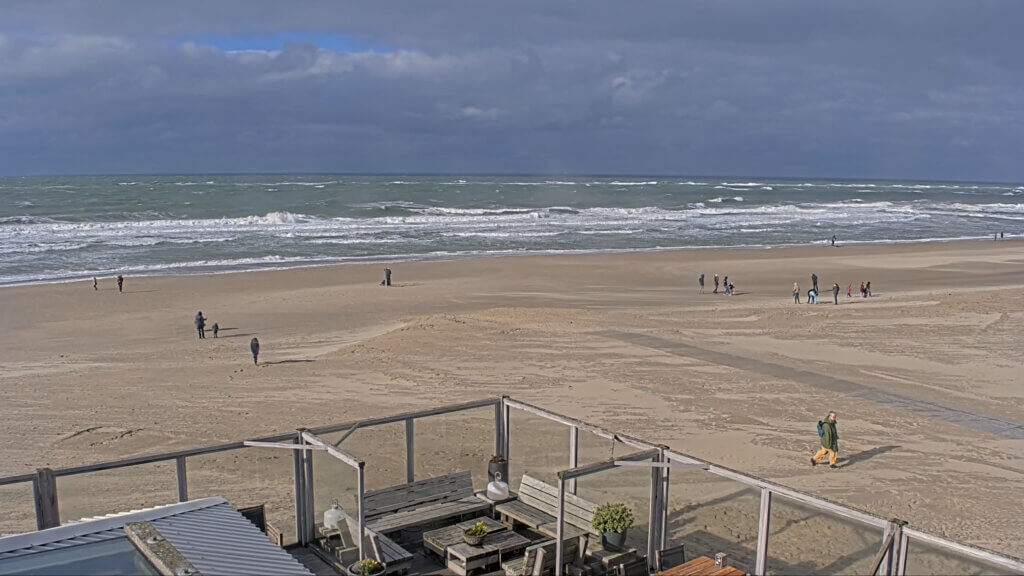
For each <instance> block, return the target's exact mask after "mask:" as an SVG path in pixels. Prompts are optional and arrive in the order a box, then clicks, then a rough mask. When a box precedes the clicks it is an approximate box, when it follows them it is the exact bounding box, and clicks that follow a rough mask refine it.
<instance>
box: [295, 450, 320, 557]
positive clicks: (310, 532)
mask: <svg viewBox="0 0 1024 576" xmlns="http://www.w3.org/2000/svg"><path fill="white" fill-rule="evenodd" d="M302 443H303V444H307V442H306V439H305V438H303V439H302ZM299 452H301V453H302V515H303V516H304V517H305V520H306V521H305V525H304V526H303V528H304V532H303V540H302V541H303V543H304V544H308V543H310V542H312V541H313V539H314V537H315V536H316V513H315V512H314V506H313V451H312V450H299Z"/></svg>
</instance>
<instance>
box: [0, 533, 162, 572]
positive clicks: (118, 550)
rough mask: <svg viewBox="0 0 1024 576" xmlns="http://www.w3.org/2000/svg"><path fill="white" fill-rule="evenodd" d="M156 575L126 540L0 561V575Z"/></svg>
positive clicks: (117, 539)
mask: <svg viewBox="0 0 1024 576" xmlns="http://www.w3.org/2000/svg"><path fill="white" fill-rule="evenodd" d="M159 573H160V572H158V571H157V570H156V569H155V568H153V565H152V564H150V563H149V561H148V560H146V558H145V556H143V555H142V553H141V552H139V551H138V550H137V549H136V548H135V546H132V544H131V542H129V541H128V539H127V538H114V539H111V540H103V541H100V542H91V543H89V544H80V545H78V546H71V547H68V548H58V549H56V550H49V551H47V552H36V553H35V554H26V555H24V556H15V557H13V558H6V559H3V560H0V574H34V575H44V576H64V575H67V576H72V575H76V574H80V575H85V576H92V575H97V576H98V575H101V574H102V575H108V574H109V575H111V576H121V575H125V576H129V575H132V574H144V575H147V576H148V575H155V574H159Z"/></svg>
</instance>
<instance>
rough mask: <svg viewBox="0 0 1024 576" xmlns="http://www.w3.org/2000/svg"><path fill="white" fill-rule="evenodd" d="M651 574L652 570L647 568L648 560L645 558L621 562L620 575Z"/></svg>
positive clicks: (644, 575) (637, 575)
mask: <svg viewBox="0 0 1024 576" xmlns="http://www.w3.org/2000/svg"><path fill="white" fill-rule="evenodd" d="M650 574H651V572H650V570H648V569H647V560H644V559H643V558H640V559H638V560H631V561H629V562H626V563H625V564H619V576H650Z"/></svg>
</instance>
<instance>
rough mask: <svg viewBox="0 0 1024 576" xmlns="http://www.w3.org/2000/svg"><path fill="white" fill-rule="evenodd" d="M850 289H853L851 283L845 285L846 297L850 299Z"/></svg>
mask: <svg viewBox="0 0 1024 576" xmlns="http://www.w3.org/2000/svg"><path fill="white" fill-rule="evenodd" d="M851 287H853V282H850V283H849V284H847V285H846V297H847V298H849V297H850V288H851Z"/></svg>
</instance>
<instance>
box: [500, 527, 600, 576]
mask: <svg viewBox="0 0 1024 576" xmlns="http://www.w3.org/2000/svg"><path fill="white" fill-rule="evenodd" d="M581 542H582V543H583V544H582V546H583V548H582V550H581V548H580V545H581ZM586 546H587V545H586V540H582V539H581V537H573V538H567V539H565V540H564V541H563V542H562V559H563V560H564V561H565V563H566V564H578V565H581V564H582V563H583V558H582V556H583V553H582V552H584V551H585V550H586ZM555 552H556V551H555V541H554V540H545V541H544V542H539V543H537V544H532V545H530V546H529V547H527V549H526V552H525V553H524V554H523V556H521V557H519V558H516V559H515V560H509V561H507V562H502V563H501V567H502V568H503V569H504V570H505V574H506V576H541V575H545V574H554V573H555Z"/></svg>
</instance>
